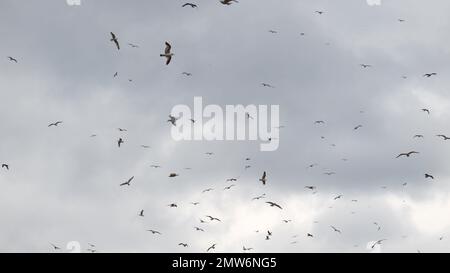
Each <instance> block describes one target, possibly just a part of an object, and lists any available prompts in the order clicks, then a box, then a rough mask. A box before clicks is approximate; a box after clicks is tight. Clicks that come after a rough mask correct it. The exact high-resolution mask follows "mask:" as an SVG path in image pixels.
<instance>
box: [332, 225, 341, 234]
mask: <svg viewBox="0 0 450 273" xmlns="http://www.w3.org/2000/svg"><path fill="white" fill-rule="evenodd" d="M330 227H331V228H332V229H333V230H334V231H335V232H337V233H341V231H340V230H339V229H337V228H335V227H334V226H330Z"/></svg>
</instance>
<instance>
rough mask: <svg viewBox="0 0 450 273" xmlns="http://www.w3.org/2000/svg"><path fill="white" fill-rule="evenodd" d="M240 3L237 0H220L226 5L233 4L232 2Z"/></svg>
mask: <svg viewBox="0 0 450 273" xmlns="http://www.w3.org/2000/svg"><path fill="white" fill-rule="evenodd" d="M233 2H234V3H239V2H238V1H237V0H220V3H222V4H224V5H231V4H232V3H233Z"/></svg>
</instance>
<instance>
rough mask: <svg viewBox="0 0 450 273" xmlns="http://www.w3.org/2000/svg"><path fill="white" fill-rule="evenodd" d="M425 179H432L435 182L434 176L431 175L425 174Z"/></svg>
mask: <svg viewBox="0 0 450 273" xmlns="http://www.w3.org/2000/svg"><path fill="white" fill-rule="evenodd" d="M425 178H431V179H433V180H434V176H432V175H431V174H427V173H426V174H425Z"/></svg>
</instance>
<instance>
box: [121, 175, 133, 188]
mask: <svg viewBox="0 0 450 273" xmlns="http://www.w3.org/2000/svg"><path fill="white" fill-rule="evenodd" d="M133 179H134V176H132V177H131V178H130V179H128V180H127V181H126V182H124V183H122V184H120V186H121V187H122V186H131V184H130V183H131V181H133Z"/></svg>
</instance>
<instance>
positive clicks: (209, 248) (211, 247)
mask: <svg viewBox="0 0 450 273" xmlns="http://www.w3.org/2000/svg"><path fill="white" fill-rule="evenodd" d="M211 249H216V244H213V245H212V246H210V247H208V249H207V250H206V252H209V251H210V250H211Z"/></svg>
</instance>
